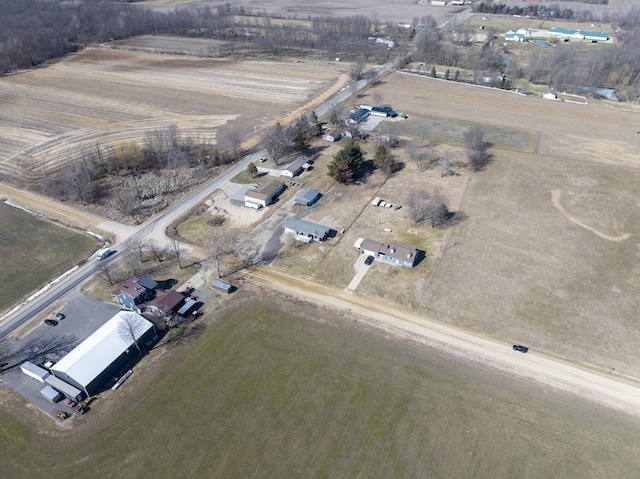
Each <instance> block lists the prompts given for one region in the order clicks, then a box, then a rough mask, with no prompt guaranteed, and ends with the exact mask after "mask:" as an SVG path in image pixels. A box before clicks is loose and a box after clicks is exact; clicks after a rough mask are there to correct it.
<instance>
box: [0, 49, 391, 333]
mask: <svg viewBox="0 0 640 479" xmlns="http://www.w3.org/2000/svg"><path fill="white" fill-rule="evenodd" d="M393 66H394V62H389V63H386V64H385V65H382V66H380V67H379V68H378V69H377V70H376V75H377V76H380V75H381V74H383V73H386V72H389V71H391V70H392V69H393ZM367 84H368V82H367V81H366V80H360V81H358V82H355V83H353V84H352V85H350V86H348V87H345V88H343V89H342V90H341V91H340V92H338V94H336V95H333V97H332V98H330V99H328V100H325V99H324V98H323V99H320V100H319V102H322V104H321V105H311V106H317V108H315V111H316V112H317V114H318V115H321V114H324V113H325V112H327V111H329V110H330V109H331V108H333V106H334V105H338V104H340V103H341V102H343V101H344V100H345V99H346V98H348V97H349V96H350V95H353V94H354V93H355V92H357V91H359V90H361V89H364V88H365V87H366V86H367ZM265 153H266V152H265V150H260V151H257V152H255V153H253V154H251V155H247V156H246V157H245V158H243V159H242V160H241V161H239V162H238V163H236V164H235V165H233V166H232V167H231V168H229V169H228V170H227V171H225V172H224V173H223V174H222V175H220V176H218V177H216V178H214V179H213V180H211V181H210V182H208V183H206V184H205V185H203V186H201V187H200V188H198V189H197V190H196V191H194V192H193V193H191V194H190V195H188V196H187V197H185V198H183V199H182V200H180V201H179V202H177V203H176V204H174V205H173V206H171V207H169V208H167V209H166V210H165V211H163V212H162V213H160V214H159V215H157V216H155V217H154V218H152V219H150V220H149V221H147V222H146V223H143V224H142V225H140V226H139V227H137V228H136V227H128V226H126V225H120V224H118V223H115V222H109V221H104V220H101V219H100V218H99V217H97V216H96V215H92V214H90V213H85V212H82V211H79V210H77V209H75V208H71V207H68V206H66V205H63V204H61V203H59V202H56V201H52V200H49V199H47V198H45V197H42V196H40V195H36V194H33V193H29V192H24V191H22V190H18V189H15V188H11V187H9V186H5V185H1V184H0V195H1V194H4V195H6V196H8V197H9V198H10V199H11V198H12V197H14V198H20V200H21V203H25V204H24V206H25V207H27V208H29V207H30V206H31V207H32V208H33V209H34V210H36V211H39V212H46V213H49V214H51V215H53V216H54V217H56V218H59V219H60V218H62V219H66V221H67V222H70V223H71V224H79V225H88V226H89V225H90V226H96V227H98V228H100V229H102V230H103V231H105V232H110V233H112V234H113V236H115V237H116V238H117V241H118V243H116V244H115V245H114V249H115V250H116V251H123V250H125V249H126V247H127V245H128V244H129V243H130V242H132V241H135V240H139V239H143V238H154V239H156V240H162V239H165V241H166V235H165V231H166V228H167V227H168V226H169V224H171V222H173V221H175V220H176V219H178V218H179V217H180V216H181V215H183V214H184V213H186V212H187V211H189V210H190V209H191V208H192V207H193V206H195V205H197V204H198V203H200V202H202V201H204V200H205V199H206V198H208V197H209V196H210V195H211V194H212V193H213V192H214V191H216V190H217V189H218V188H220V187H221V186H222V185H223V184H224V183H225V182H227V181H229V180H230V179H231V178H233V177H234V176H235V175H237V174H238V173H240V172H241V171H243V170H244V169H245V168H246V167H247V165H248V164H249V162H253V161H256V160H257V159H258V158H260V157H262V156H264V155H265ZM116 256H117V254H116ZM112 260H113V255H112V257H111V258H109V259H108V260H106V261H112ZM106 261H104V262H101V263H97V262H95V261H88V262H87V263H86V264H84V265H82V266H80V267H79V268H77V269H76V270H74V271H70V272H69V274H68V275H67V276H66V277H65V278H64V279H63V280H61V281H60V282H58V283H56V284H52V285H50V287H49V289H47V291H45V292H44V293H43V294H41V295H39V296H37V297H32V298H30V300H29V301H28V302H27V303H26V304H24V305H22V306H21V307H20V308H17V309H16V310H15V311H13V312H11V313H10V314H8V315H6V316H5V317H4V318H3V319H2V321H0V338H2V337H5V336H8V335H10V334H11V333H12V332H13V331H15V330H16V329H18V328H20V327H21V326H22V325H23V324H25V323H26V322H27V321H29V320H30V319H31V318H32V317H33V316H37V315H38V314H40V313H41V312H42V311H43V310H45V309H46V308H47V307H48V306H49V305H51V304H52V303H54V302H55V301H57V300H59V299H61V298H62V297H64V296H65V295H66V294H67V293H69V292H70V291H72V290H74V289H75V288H77V287H78V286H80V284H82V283H83V282H84V281H86V280H87V279H89V278H90V277H91V276H92V275H94V274H96V273H97V271H98V270H99V268H100V266H102V265H103V264H105V262H106Z"/></svg>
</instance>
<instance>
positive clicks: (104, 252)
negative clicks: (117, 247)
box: [95, 248, 111, 261]
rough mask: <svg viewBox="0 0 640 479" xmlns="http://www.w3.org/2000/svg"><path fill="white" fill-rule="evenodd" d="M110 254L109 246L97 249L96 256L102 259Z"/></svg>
mask: <svg viewBox="0 0 640 479" xmlns="http://www.w3.org/2000/svg"><path fill="white" fill-rule="evenodd" d="M110 254H111V250H110V249H109V248H102V249H99V250H98V251H96V254H95V256H96V259H97V260H98V261H102V260H103V259H105V258H107V257H108V256H109V255H110Z"/></svg>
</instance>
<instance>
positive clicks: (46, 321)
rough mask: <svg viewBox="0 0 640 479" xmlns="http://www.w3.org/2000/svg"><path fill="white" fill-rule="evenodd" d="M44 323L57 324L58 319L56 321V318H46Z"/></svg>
mask: <svg viewBox="0 0 640 479" xmlns="http://www.w3.org/2000/svg"><path fill="white" fill-rule="evenodd" d="M44 324H46V325H47V326H57V325H58V321H56V320H55V319H45V320H44Z"/></svg>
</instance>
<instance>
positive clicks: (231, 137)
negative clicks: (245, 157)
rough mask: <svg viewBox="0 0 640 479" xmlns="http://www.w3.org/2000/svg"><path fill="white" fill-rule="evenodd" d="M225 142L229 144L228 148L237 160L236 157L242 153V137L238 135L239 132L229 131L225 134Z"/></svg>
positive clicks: (236, 159)
mask: <svg viewBox="0 0 640 479" xmlns="http://www.w3.org/2000/svg"><path fill="white" fill-rule="evenodd" d="M227 142H228V144H229V149H230V150H231V153H232V154H233V159H234V160H235V161H238V158H240V155H241V153H242V149H241V145H242V138H241V137H240V134H239V133H238V132H237V131H232V132H230V133H229V134H228V135H227Z"/></svg>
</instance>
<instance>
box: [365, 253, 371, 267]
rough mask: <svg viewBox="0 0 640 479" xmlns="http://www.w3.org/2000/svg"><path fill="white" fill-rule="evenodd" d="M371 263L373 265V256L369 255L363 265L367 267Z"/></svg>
mask: <svg viewBox="0 0 640 479" xmlns="http://www.w3.org/2000/svg"><path fill="white" fill-rule="evenodd" d="M371 263H373V256H371V255H369V256H367V259H365V260H364V264H366V265H367V266H369V265H370V264H371Z"/></svg>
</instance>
